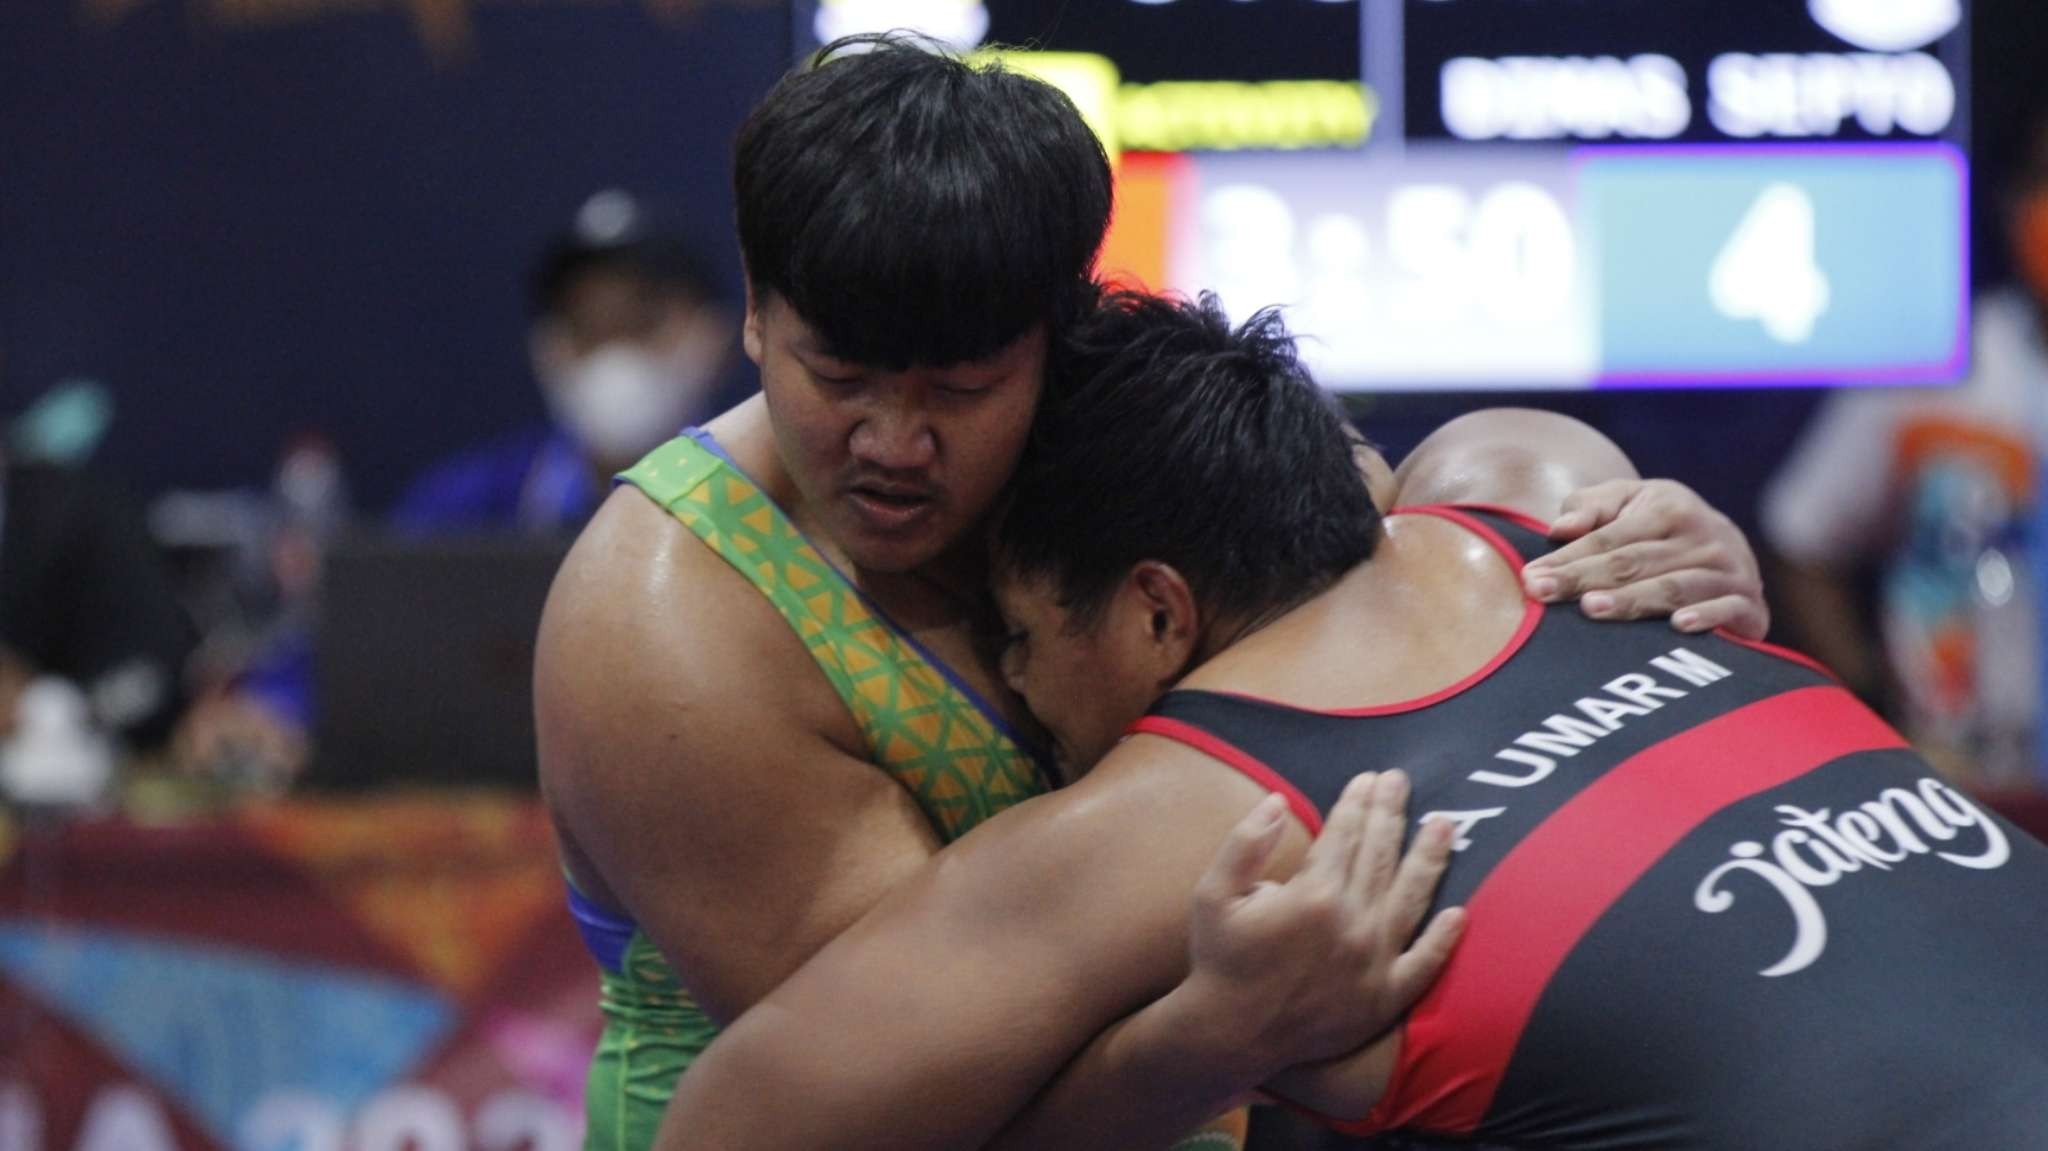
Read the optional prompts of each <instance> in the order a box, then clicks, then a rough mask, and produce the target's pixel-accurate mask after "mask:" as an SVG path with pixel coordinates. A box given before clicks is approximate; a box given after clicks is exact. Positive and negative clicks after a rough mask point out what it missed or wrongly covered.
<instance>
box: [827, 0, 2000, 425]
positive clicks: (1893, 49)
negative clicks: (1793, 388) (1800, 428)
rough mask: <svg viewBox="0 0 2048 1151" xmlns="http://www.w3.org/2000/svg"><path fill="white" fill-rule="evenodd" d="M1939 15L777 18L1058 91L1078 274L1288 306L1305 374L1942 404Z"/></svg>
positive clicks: (1555, 1) (1498, 8) (1037, 12)
mask: <svg viewBox="0 0 2048 1151" xmlns="http://www.w3.org/2000/svg"><path fill="white" fill-rule="evenodd" d="M1967 21H1968V11H1967V4H1966V3H1965V0H987V2H986V3H979V2H975V0H798V2H797V3H796V4H795V6H794V22H795V26H796V33H797V40H798V44H799V47H800V48H810V47H815V46H816V45H817V44H818V43H821V42H822V41H823V40H825V39H829V38H832V37H836V36H838V35H842V34H845V33H848V32H854V31H870V30H879V29H882V28H890V27H915V28H919V29H920V30H923V31H926V32H928V33H929V34H932V35H934V36H937V37H938V38H940V39H943V40H947V41H948V42H950V43H952V44H954V45H955V46H956V47H958V48H961V49H963V50H984V49H992V48H995V46H1002V47H1001V48H999V49H995V50H999V51H1001V52H1002V54H1003V56H1004V58H1005V59H1006V62H1008V63H1010V64H1011V65H1012V66H1015V67H1019V68H1022V69H1026V70H1031V71H1034V72H1036V73H1037V74H1039V75H1042V76H1045V77H1046V78H1047V79H1049V80H1051V81H1053V82H1054V83H1058V84H1060V85H1061V86H1062V87H1064V88H1066V89H1067V91H1068V92H1069V94H1070V95H1072V96H1073V97H1074V98H1075V100H1076V102H1077V104H1078V105H1079V106H1080V107H1081V108H1082V109H1083V111H1084V113H1085V114H1086V115H1088V117H1089V119H1090V122H1091V123H1092V124H1094V125H1095V126H1096V128H1097V131H1098V132H1099V133H1101V135H1102V136H1103V139H1104V142H1105V144H1107V145H1109V146H1110V148H1111V149H1112V153H1113V154H1114V155H1116V157H1117V163H1118V211H1117V221H1116V225H1115V228H1114V230H1113V232H1112V235H1111V238H1110V242H1109V245H1108V248H1107V249H1106V251H1105V254H1104V264H1105V267H1106V268H1108V269H1110V270H1112V271H1115V272H1120V273H1123V274H1126V275H1129V276H1131V277H1134V278H1136V279H1138V280H1141V281H1143V282H1144V283H1146V284H1149V285H1151V286H1153V287H1162V288H1170V289H1174V290H1179V291H1185V292H1193V291H1197V290H1205V289H1206V290H1213V291H1215V292H1217V293H1218V294H1219V295H1220V296H1221V297H1222V299H1223V301H1224V304H1225V306H1226V307H1227V308H1228V309H1229V310H1230V311H1231V312H1232V314H1233V315H1237V316H1240V317H1242V316H1246V315H1249V314H1250V313H1252V312H1254V311H1256V310H1258V309H1259V308H1262V307H1267V306H1275V305H1278V306H1281V307H1284V308H1285V309H1286V310H1287V314H1288V319H1289V323H1290V326H1291V327H1292V328H1293V330H1294V331H1295V332H1296V333H1297V334H1298V335H1299V336H1301V337H1302V348H1303V353H1304V356H1305V358H1306V359H1307V360H1308V361H1309V363H1310V364H1311V366H1312V367H1313V368H1314V369H1315V371H1316V373H1317V377H1318V378H1319V379H1320V380H1322V381H1323V383H1324V384H1325V385H1326V386H1329V387H1331V388H1333V389H1336V390H1340V391H1341V390H1371V391H1387V390H1395V389H1443V388H1552V389H1554V388H1574V387H1668V386H1713V385H1754V386H1763V385H1780V384H1819V385H1827V384H1857V383H1865V384H1878V383H1938V382H1946V381H1952V380H1955V379H1957V378H1959V377H1960V375H1961V374H1962V372H1963V371H1964V369H1965V367H1966V363H1967V349H1968V289H1969V274H1968V266H1967V259H1968V251H1969V242H1968V202H1969V194H1968V191H1969V164H1968V160H1967V142H1968V136H1969V118H1968V102H1967V92H1968V84H1967V80H1968V64H1969V61H1968V43H1969V28H1968V22H1967Z"/></svg>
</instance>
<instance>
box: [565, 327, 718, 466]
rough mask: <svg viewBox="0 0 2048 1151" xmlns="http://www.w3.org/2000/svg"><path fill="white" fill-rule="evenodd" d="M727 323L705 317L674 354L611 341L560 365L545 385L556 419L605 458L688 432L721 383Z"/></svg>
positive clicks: (635, 453)
mask: <svg viewBox="0 0 2048 1151" xmlns="http://www.w3.org/2000/svg"><path fill="white" fill-rule="evenodd" d="M724 332H725V325H724V324H722V323H717V322H713V321H712V320H711V319H710V318H709V317H704V318H700V319H698V320H697V321H696V322H695V323H693V324H691V325H690V328H689V331H688V332H687V333H686V334H685V336H684V338H683V339H682V340H681V341H679V342H678V344H677V346H676V348H675V350H674V351H672V352H670V353H668V354H667V355H658V354H656V353H654V352H651V351H649V350H648V349H646V348H644V347H642V346H641V345H639V344H631V343H611V344H605V345H603V346H601V347H599V348H598V349H597V350H596V351H593V352H591V353H590V354H589V355H587V356H584V357H583V358H581V359H579V360H572V361H570V362H568V363H567V364H564V365H562V366H561V367H559V368H553V369H550V368H543V369H542V371H541V383H542V385H543V390H544V392H545V394H546V396H547V402H548V409H549V411H551V412H553V413H554V417H555V422H556V424H558V425H559V426H560V427H562V428H563V429H564V430H565V431H567V432H568V433H569V434H570V435H571V436H573V437H574V438H575V440H576V442H577V443H578V444H579V445H581V446H582V448H583V450H584V452H586V453H587V454H589V455H590V456H592V457H594V458H596V459H597V460H600V461H603V462H606V463H612V462H619V461H631V460H636V459H638V458H640V457H641V456H643V455H645V454H646V453H647V452H649V451H651V450H653V449H654V448H655V447H656V446H657V445H659V444H661V443H663V442H664V441H666V440H667V439H669V437H671V436H674V435H675V434H676V433H677V432H679V431H681V430H682V426H683V422H684V421H685V420H687V419H689V418H690V417H691V416H693V415H695V414H697V412H698V409H699V407H700V406H701V405H702V404H703V402H704V400H705V398H706V397H707V395H708V394H709V392H710V391H711V388H712V386H713V385H714V384H715V383H716V382H717V374H718V369H719V367H720V366H721V365H722V364H723V362H724V359H725V343H726V341H725V335H724Z"/></svg>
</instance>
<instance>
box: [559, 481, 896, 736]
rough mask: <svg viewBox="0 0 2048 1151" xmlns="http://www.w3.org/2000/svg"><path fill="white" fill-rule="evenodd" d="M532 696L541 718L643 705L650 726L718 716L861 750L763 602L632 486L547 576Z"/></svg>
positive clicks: (796, 642) (838, 707) (802, 653)
mask: <svg viewBox="0 0 2048 1151" xmlns="http://www.w3.org/2000/svg"><path fill="white" fill-rule="evenodd" d="M769 684H772V685H774V687H773V690H763V685H769ZM534 690H535V702H536V707H537V709H538V710H539V712H540V715H541V719H542V722H543V723H544V724H545V722H546V719H547V714H548V712H549V711H550V709H551V708H558V707H559V708H565V709H567V710H571V711H574V712H577V713H582V714H590V713H592V712H593V711H601V712H604V713H611V714H614V715H616V716H617V717H618V721H619V722H633V719H632V717H633V716H634V715H635V713H640V714H641V718H643V719H644V720H646V721H647V722H649V723H651V724H653V725H654V726H657V727H665V726H668V724H669V723H671V722H673V717H674V716H675V715H676V714H679V713H682V712H699V713H703V712H707V711H716V712H717V713H719V714H722V715H725V716H727V717H728V718H731V719H737V720H739V721H741V724H742V726H744V727H755V726H757V725H759V726H769V727H795V728H797V729H801V730H807V731H811V732H814V733H816V734H818V735H821V736H824V737H825V738H827V739H828V740H830V741H831V742H833V743H835V744H840V745H842V746H847V747H855V748H857V747H859V746H860V743H859V733H858V731H857V729H855V728H854V726H853V722H852V719H851V717H850V716H849V715H848V714H847V711H846V708H845V705H844V704H843V703H842V702H841V701H840V700H839V698H838V696H837V694H836V693H834V692H833V690H832V687H831V684H830V683H829V682H828V681H827V680H826V679H825V677H824V676H823V675H822V674H820V673H819V671H818V670H817V666H816V664H815V663H814V662H813V661H812V659H811V657H810V654H809V652H808V651H807V650H806V649H805V647H804V644H803V641H802V640H801V639H799V638H798V636H797V635H796V633H795V632H793V631H792V630H791V629H790V626H789V624H788V623H787V622H786V621H784V620H783V618H782V617H781V616H780V615H779V614H778V613H777V612H776V610H775V608H774V606H773V605H772V604H771V603H769V601H768V600H767V599H766V598H765V597H764V596H762V595H761V593H760V592H759V591H758V590H757V589H755V588H754V586H753V585H752V584H751V583H749V582H748V581H747V580H746V579H745V578H744V577H743V576H741V575H740V573H739V572H738V571H736V570H734V569H733V567H732V565H731V564H730V563H728V562H727V561H726V560H725V559H724V558H723V557H721V556H720V555H718V554H717V553H716V552H714V551H713V550H712V549H711V548H710V547H709V546H708V545H706V544H705V543H704V541H703V540H701V539H699V538H698V537H697V536H696V535H695V534H694V533H692V532H691V531H690V530H689V529H688V528H687V527H685V526H684V525H683V524H682V523H680V522H678V521H677V520H676V519H675V518H674V517H673V516H671V515H670V514H669V513H668V512H666V511H665V510H663V509H662V508H661V507H660V506H658V505H656V504H655V503H654V502H653V501H652V500H650V499H648V498H647V496H646V495H645V494H643V493H642V492H640V491H639V490H638V489H636V488H631V487H621V488H620V489H618V490H617V491H615V492H613V493H612V494H611V496H610V497H608V498H607V499H606V500H605V502H604V504H603V506H602V507H600V508H599V509H598V512H597V515H596V516H595V517H593V518H592V520H591V522H590V524H589V526H588V527H586V528H585V529H584V531H583V534H582V535H581V536H580V537H579V538H578V539H577V541H576V545H575V547H573V548H572V549H571V550H570V552H569V556H568V558H567V559H566V560H564V561H563V564H562V569H561V571H560V572H559V573H558V574H557V575H556V577H555V584H554V588H553V590H552V591H551V592H550V594H549V596H548V606H547V611H546V614H545V615H544V616H543V618H542V622H541V634H540V645H539V652H538V658H537V660H536V674H535V682H534ZM596 694H601V695H602V696H603V697H604V699H603V702H602V703H599V702H598V701H596V700H594V699H592V696H593V695H596ZM621 713H622V714H621ZM724 726H725V724H723V723H720V724H717V725H710V727H711V728H712V729H715V728H717V727H724ZM695 730H697V731H699V732H702V731H705V730H707V726H706V725H696V727H695ZM544 766H545V765H544Z"/></svg>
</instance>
